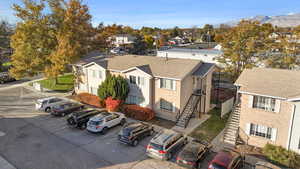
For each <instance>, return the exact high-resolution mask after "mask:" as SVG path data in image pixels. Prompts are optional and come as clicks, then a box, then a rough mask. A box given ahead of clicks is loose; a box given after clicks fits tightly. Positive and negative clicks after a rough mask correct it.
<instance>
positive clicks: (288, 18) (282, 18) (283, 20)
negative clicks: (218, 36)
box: [224, 13, 300, 27]
mask: <svg viewBox="0 0 300 169" xmlns="http://www.w3.org/2000/svg"><path fill="white" fill-rule="evenodd" d="M244 19H245V20H253V21H259V22H260V23H262V24H264V23H271V24H272V25H274V26H278V27H296V26H299V25H300V13H296V14H288V15H279V16H262V15H258V16H255V17H251V18H244ZM239 21H240V20H235V21H230V22H226V23H224V24H226V25H229V26H236V25H237V24H238V23H239Z"/></svg>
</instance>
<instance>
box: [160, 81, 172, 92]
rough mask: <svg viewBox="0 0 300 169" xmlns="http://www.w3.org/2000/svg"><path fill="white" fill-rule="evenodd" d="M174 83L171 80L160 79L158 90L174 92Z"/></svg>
mask: <svg viewBox="0 0 300 169" xmlns="http://www.w3.org/2000/svg"><path fill="white" fill-rule="evenodd" d="M174 82H175V81H174V80H171V79H163V78H161V79H160V88H164V89H170V90H175V83H174Z"/></svg>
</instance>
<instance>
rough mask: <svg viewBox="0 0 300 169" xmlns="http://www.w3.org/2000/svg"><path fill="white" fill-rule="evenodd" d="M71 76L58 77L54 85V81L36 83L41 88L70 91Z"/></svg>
mask: <svg viewBox="0 0 300 169" xmlns="http://www.w3.org/2000/svg"><path fill="white" fill-rule="evenodd" d="M73 78H74V75H73V74H66V75H62V76H59V77H58V81H57V83H56V84H55V79H45V80H41V81H38V82H39V83H40V84H41V85H42V87H43V88H46V89H50V90H55V91H70V90H71V89H73V87H74V81H73Z"/></svg>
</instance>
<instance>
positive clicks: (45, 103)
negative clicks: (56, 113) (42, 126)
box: [35, 97, 67, 112]
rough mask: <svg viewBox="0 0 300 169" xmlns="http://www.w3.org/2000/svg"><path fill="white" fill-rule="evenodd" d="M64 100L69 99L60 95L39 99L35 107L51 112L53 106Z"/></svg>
mask: <svg viewBox="0 0 300 169" xmlns="http://www.w3.org/2000/svg"><path fill="white" fill-rule="evenodd" d="M64 101H67V100H65V99H63V98H58V97H48V98H43V99H38V100H37V101H36V103H35V109H36V110H41V111H45V112H50V111H51V109H52V107H53V106H55V105H57V104H58V103H61V102H64Z"/></svg>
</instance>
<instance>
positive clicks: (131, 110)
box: [121, 104, 155, 121]
mask: <svg viewBox="0 0 300 169" xmlns="http://www.w3.org/2000/svg"><path fill="white" fill-rule="evenodd" d="M121 109H122V112H124V113H125V115H126V116H127V117H130V118H133V119H137V120H142V121H149V120H152V119H153V118H154V116H155V113H154V111H153V110H152V109H149V108H145V107H141V106H138V105H133V104H124V105H123V106H122V108H121Z"/></svg>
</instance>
